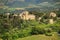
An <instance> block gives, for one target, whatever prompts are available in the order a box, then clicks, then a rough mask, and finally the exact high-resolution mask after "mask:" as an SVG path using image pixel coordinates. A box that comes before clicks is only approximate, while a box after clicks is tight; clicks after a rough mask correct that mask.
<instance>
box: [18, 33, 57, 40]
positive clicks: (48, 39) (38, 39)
mask: <svg viewBox="0 0 60 40" xmlns="http://www.w3.org/2000/svg"><path fill="white" fill-rule="evenodd" d="M17 40H58V36H57V35H56V34H53V35H52V36H45V35H33V36H29V37H24V38H19V39H17Z"/></svg>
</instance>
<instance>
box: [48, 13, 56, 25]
mask: <svg viewBox="0 0 60 40" xmlns="http://www.w3.org/2000/svg"><path fill="white" fill-rule="evenodd" d="M56 16H57V15H56V13H54V12H51V13H50V16H49V17H50V19H49V23H50V24H53V23H54V18H55V17H56Z"/></svg>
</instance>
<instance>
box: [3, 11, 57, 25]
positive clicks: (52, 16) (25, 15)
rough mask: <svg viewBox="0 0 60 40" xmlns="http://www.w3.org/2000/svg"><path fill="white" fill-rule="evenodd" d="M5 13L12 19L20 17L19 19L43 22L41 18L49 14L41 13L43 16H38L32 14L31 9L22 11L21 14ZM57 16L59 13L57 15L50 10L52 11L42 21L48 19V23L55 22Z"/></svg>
mask: <svg viewBox="0 0 60 40" xmlns="http://www.w3.org/2000/svg"><path fill="white" fill-rule="evenodd" d="M37 14H38V13H37ZM4 15H6V16H7V18H10V19H12V18H16V19H17V18H19V19H22V20H38V21H39V22H41V20H42V19H43V18H44V17H45V16H47V14H45V13H44V14H43V15H41V16H39V17H36V15H35V14H30V13H29V11H23V12H21V13H19V14H10V13H5V14H4ZM37 16H38V15H37ZM56 17H57V15H56V13H55V12H50V13H49V14H48V17H47V18H45V19H44V20H42V21H47V22H48V23H50V24H53V23H54V22H55V19H57V18H56Z"/></svg>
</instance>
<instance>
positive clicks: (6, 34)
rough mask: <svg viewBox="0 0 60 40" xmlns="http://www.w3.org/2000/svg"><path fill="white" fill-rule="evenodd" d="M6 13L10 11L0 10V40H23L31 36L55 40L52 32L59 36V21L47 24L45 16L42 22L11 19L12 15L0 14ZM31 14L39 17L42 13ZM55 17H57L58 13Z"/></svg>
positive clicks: (18, 18) (17, 18)
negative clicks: (20, 39) (0, 39)
mask: <svg viewBox="0 0 60 40" xmlns="http://www.w3.org/2000/svg"><path fill="white" fill-rule="evenodd" d="M8 12H10V11H8V10H7V11H6V10H4V9H2V10H0V13H1V14H0V38H2V39H3V40H17V39H18V38H23V37H27V36H31V35H42V36H36V37H38V39H39V40H40V37H42V40H44V39H43V38H45V37H46V38H45V39H46V40H48V39H50V37H51V38H52V39H53V40H55V39H54V36H55V35H54V36H53V34H54V32H56V33H57V34H60V19H56V21H55V22H54V24H49V23H47V22H46V21H44V20H45V19H47V20H48V19H49V18H48V17H47V16H46V15H44V16H43V18H42V21H38V20H22V19H20V17H13V14H11V15H9V16H7V15H5V14H2V13H8ZM11 13H12V12H11ZM57 13H58V12H57ZM32 14H35V15H36V16H38V17H41V16H42V15H43V14H44V13H43V14H42V13H34V12H33V13H32ZM40 14H41V15H40ZM57 15H59V13H58V14H57ZM38 17H37V18H38ZM45 17H47V18H45ZM57 34H56V35H57ZM32 37H33V39H32V40H34V39H35V38H36V37H34V36H32ZM32 37H31V38H32ZM55 38H56V37H55ZM29 39H30V38H29ZM18 40H19V39H18ZM22 40H24V39H22ZM26 40H27V38H26Z"/></svg>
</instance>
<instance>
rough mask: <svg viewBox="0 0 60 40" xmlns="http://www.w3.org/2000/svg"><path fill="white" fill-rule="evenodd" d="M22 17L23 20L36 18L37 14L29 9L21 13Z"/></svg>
mask: <svg viewBox="0 0 60 40" xmlns="http://www.w3.org/2000/svg"><path fill="white" fill-rule="evenodd" d="M19 16H20V18H21V19H23V20H35V15H33V14H29V12H28V11H24V12H22V13H20V14H19Z"/></svg>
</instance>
